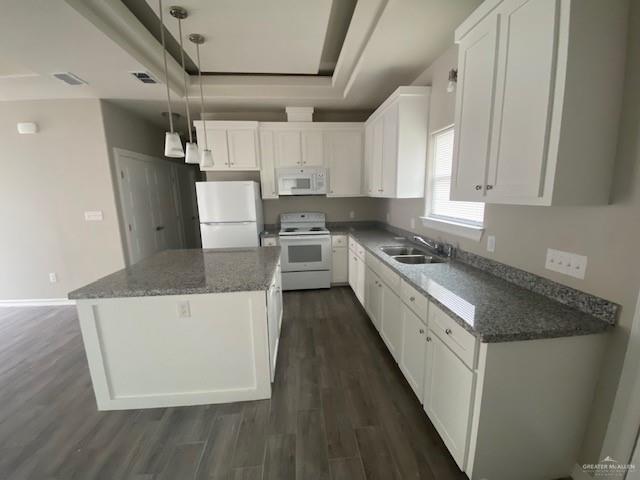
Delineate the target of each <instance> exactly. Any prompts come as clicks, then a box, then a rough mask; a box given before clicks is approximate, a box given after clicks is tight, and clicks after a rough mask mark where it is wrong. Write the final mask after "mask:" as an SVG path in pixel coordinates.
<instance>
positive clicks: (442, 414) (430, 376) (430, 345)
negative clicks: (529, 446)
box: [423, 329, 473, 469]
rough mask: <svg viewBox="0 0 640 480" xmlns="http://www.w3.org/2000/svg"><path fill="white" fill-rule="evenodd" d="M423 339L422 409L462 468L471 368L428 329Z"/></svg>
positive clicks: (467, 429) (471, 376)
mask: <svg viewBox="0 0 640 480" xmlns="http://www.w3.org/2000/svg"><path fill="white" fill-rule="evenodd" d="M427 340H428V341H427V358H426V363H425V383H424V395H423V402H424V409H425V411H426V412H427V415H429V419H430V420H431V422H432V423H433V426H434V427H435V428H436V430H437V431H438V433H439V434H440V436H441V437H442V440H443V441H444V443H445V445H446V446H447V448H448V449H449V451H450V452H451V455H452V456H453V458H454V460H455V461H456V463H457V464H458V466H459V467H460V469H462V468H464V460H465V456H466V451H467V439H468V432H469V421H470V415H471V391H472V388H473V372H472V371H471V370H469V368H468V367H467V366H466V365H465V364H464V363H463V362H462V360H460V359H459V358H458V357H457V356H456V354H455V353H453V351H451V349H450V348H449V347H447V345H446V344H445V343H444V342H443V341H442V340H441V339H440V337H438V335H437V334H436V333H435V332H434V331H433V330H431V329H429V330H428V338H427Z"/></svg>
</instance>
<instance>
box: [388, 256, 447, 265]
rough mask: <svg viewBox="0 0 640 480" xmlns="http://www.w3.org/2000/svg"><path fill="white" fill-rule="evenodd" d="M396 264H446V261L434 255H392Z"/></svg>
mask: <svg viewBox="0 0 640 480" xmlns="http://www.w3.org/2000/svg"><path fill="white" fill-rule="evenodd" d="M391 258H393V259H394V260H395V261H396V262H400V263H407V264H410V265H421V264H423V263H444V262H446V260H445V259H443V258H440V257H434V256H433V255H392V256H391Z"/></svg>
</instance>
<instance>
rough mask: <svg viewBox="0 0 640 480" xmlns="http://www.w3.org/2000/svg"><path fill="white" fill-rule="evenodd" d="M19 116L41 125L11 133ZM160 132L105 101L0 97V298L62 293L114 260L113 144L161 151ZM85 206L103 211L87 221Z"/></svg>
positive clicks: (118, 253) (119, 257) (117, 252)
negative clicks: (52, 277) (22, 132)
mask: <svg viewBox="0 0 640 480" xmlns="http://www.w3.org/2000/svg"><path fill="white" fill-rule="evenodd" d="M20 121H35V122H37V123H38V124H39V126H40V132H39V133H38V134H36V135H19V134H18V132H17V131H16V123H17V122H20ZM163 141H164V132H163V130H162V129H159V128H157V127H155V126H152V125H150V124H149V123H148V122H146V121H144V120H142V119H140V118H139V117H137V116H135V115H133V114H131V113H129V112H128V111H126V110H123V109H122V108H120V107H118V106H115V105H113V104H111V103H109V102H101V101H100V100H94V99H86V100H38V101H21V102H2V103H1V104H0V145H2V154H1V156H0V171H1V172H2V174H1V175H0V225H2V226H3V228H2V235H0V265H1V266H2V268H1V269H0V300H14V299H44V298H64V297H66V295H67V293H68V292H69V291H70V290H73V289H75V288H77V287H80V286H82V285H84V284H86V283H89V282H92V281H94V280H96V279H98V278H99V277H101V276H104V275H107V274H109V273H111V272H113V271H115V270H118V269H120V268H122V267H123V266H124V255H123V247H122V241H121V236H120V227H119V221H118V215H117V206H116V199H115V195H114V187H113V183H112V173H111V169H112V167H111V164H112V161H113V159H112V156H113V148H114V147H120V148H125V149H128V150H132V151H135V152H139V153H145V154H147V155H153V156H156V157H159V158H162V149H163ZM87 210H102V212H103V214H104V220H103V221H102V222H86V221H85V220H84V212H85V211H87ZM50 272H55V273H56V274H57V276H58V282H57V283H50V282H49V273H50Z"/></svg>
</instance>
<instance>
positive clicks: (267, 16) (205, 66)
mask: <svg viewBox="0 0 640 480" xmlns="http://www.w3.org/2000/svg"><path fill="white" fill-rule="evenodd" d="M145 1H146V2H147V4H148V5H149V6H150V7H151V8H152V9H153V11H154V12H155V13H156V15H157V14H158V1H157V0H145ZM333 1H336V2H340V1H344V0H269V1H265V0H180V2H179V5H180V6H181V7H184V8H185V9H186V10H187V12H188V14H189V16H188V17H187V18H186V19H185V20H184V21H183V23H182V26H183V33H184V35H183V36H184V37H187V36H188V35H189V34H190V33H200V34H201V35H204V37H205V41H206V43H205V44H204V45H202V46H201V47H200V58H201V62H202V70H203V71H204V72H221V73H225V72H226V73H229V72H231V73H285V74H308V75H315V74H317V73H318V70H319V68H320V60H321V56H322V49H323V46H324V42H325V37H326V34H327V25H328V22H329V14H330V12H331V6H332V3H333ZM170 5H171V3H170V2H164V3H163V10H165V12H164V15H165V18H164V24H165V25H166V27H167V28H168V29H169V31H170V32H171V34H172V35H173V37H174V38H176V39H177V38H178V22H177V20H176V19H175V18H173V17H172V16H170V15H167V11H168V10H169V7H170ZM183 41H184V42H185V44H184V47H185V51H186V52H187V54H188V55H189V56H190V57H191V58H192V59H193V60H194V61H195V58H196V52H195V46H194V45H193V44H192V43H191V42H189V41H188V40H186V38H184V39H183Z"/></svg>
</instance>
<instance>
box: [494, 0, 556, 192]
mask: <svg viewBox="0 0 640 480" xmlns="http://www.w3.org/2000/svg"><path fill="white" fill-rule="evenodd" d="M498 14H499V18H500V32H503V33H501V37H500V39H499V42H498V62H497V63H498V69H497V83H496V102H495V110H494V117H493V133H492V141H491V155H490V158H489V171H488V177H487V187H486V188H487V196H486V198H487V201H489V202H491V201H497V202H501V201H504V202H509V200H510V199H515V198H519V199H527V198H531V199H536V198H538V197H540V196H542V193H543V187H544V178H545V174H546V164H547V155H548V146H549V127H550V121H551V109H552V106H553V88H554V82H555V73H556V72H555V63H556V62H555V60H556V50H557V28H556V25H557V22H558V17H559V1H558V0H548V1H544V2H541V1H536V0H507V1H505V2H504V3H503V4H501V6H500V7H499V11H498Z"/></svg>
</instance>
